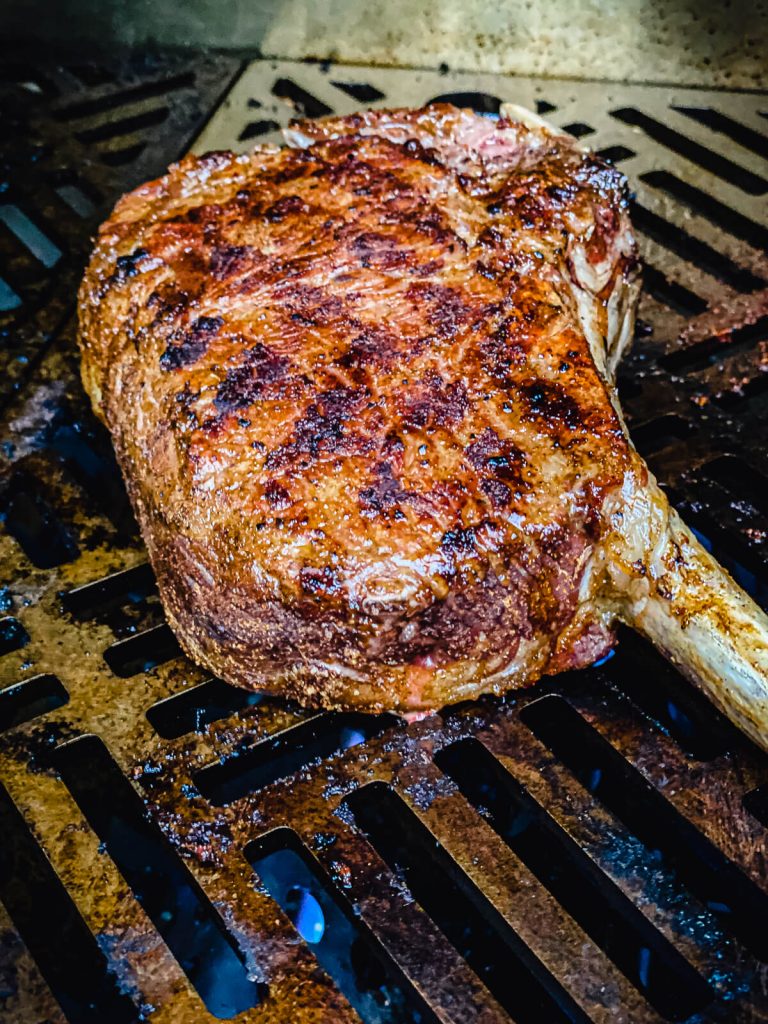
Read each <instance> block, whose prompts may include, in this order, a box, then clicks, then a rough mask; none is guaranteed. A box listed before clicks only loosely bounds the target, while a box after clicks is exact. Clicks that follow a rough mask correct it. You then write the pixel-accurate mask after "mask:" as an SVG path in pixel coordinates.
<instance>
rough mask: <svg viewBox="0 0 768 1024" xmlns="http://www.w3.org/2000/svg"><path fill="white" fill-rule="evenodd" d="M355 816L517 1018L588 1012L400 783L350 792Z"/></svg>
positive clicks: (521, 1021) (521, 1022)
mask: <svg viewBox="0 0 768 1024" xmlns="http://www.w3.org/2000/svg"><path fill="white" fill-rule="evenodd" d="M346 803H347V805H348V806H349V808H350V809H351V811H352V814H353V815H354V820H355V824H356V825H357V827H358V828H359V829H360V830H361V832H363V833H364V835H365V836H366V837H367V839H368V840H369V842H370V843H371V845H372V846H373V847H374V849H375V850H376V851H377V853H378V854H379V855H380V856H381V857H382V859H383V860H385V861H386V863H387V864H388V865H389V867H390V868H391V870H392V871H393V872H394V873H395V875H397V876H398V877H399V878H401V879H403V880H404V881H405V883H406V885H407V886H408V888H409V890H410V892H411V895H412V896H413V899H414V900H416V902H417V903H419V904H420V905H421V907H422V908H423V909H424V911H425V912H426V913H427V915H428V916H429V917H430V918H431V919H432V921H434V923H435V924H436V925H437V927H438V928H439V929H440V931H441V932H442V933H443V934H444V935H445V937H446V938H447V939H448V941H449V942H450V943H451V945H452V946H453V947H454V949H455V950H456V951H457V953H458V954H459V955H460V956H461V957H462V958H463V959H464V960H466V962H467V963H468V964H469V966H470V967H471V968H472V970H473V971H474V972H475V974H477V976H478V977H479V978H480V979H481V980H482V982H483V983H484V984H485V986H486V987H487V988H488V990H489V992H490V993H491V994H492V995H493V997H494V998H495V999H496V1000H497V1001H498V1002H499V1003H500V1005H501V1006H502V1007H503V1008H504V1009H505V1010H506V1011H507V1012H508V1013H509V1014H510V1015H511V1017H512V1018H513V1019H514V1020H515V1021H517V1022H518V1024H540V1022H541V1021H547V1022H548V1024H561V1022H564V1021H576V1022H578V1024H587V1017H586V1016H585V1015H584V1013H583V1012H582V1011H581V1009H580V1008H579V1007H578V1006H577V1004H576V1003H575V1002H574V1001H573V999H572V997H571V996H570V995H569V994H568V993H567V992H566V991H565V990H564V989H563V988H562V987H561V985H560V984H559V982H558V981H557V980H556V979H555V978H554V977H553V976H552V975H551V974H550V973H549V971H548V970H547V969H546V968H545V967H544V965H543V964H542V963H541V962H540V961H539V960H538V958H537V957H536V956H534V954H533V953H532V952H531V950H530V949H529V948H528V947H527V946H526V945H525V943H524V942H522V940H521V939H520V938H519V937H518V935H517V934H516V933H515V932H514V931H513V929H512V928H510V926H509V925H508V924H507V922H506V921H505V920H504V918H503V917H502V915H501V914H500V913H499V911H498V910H497V909H496V907H495V906H494V905H493V903H491V901H490V900H489V899H488V898H487V897H486V896H485V895H484V894H483V893H482V892H481V891H480V890H479V889H478V888H477V887H476V886H475V885H474V883H473V882H472V881H471V879H470V878H469V877H468V876H467V875H466V874H465V873H464V872H463V871H462V870H461V868H460V867H459V866H458V864H456V862H455V861H454V860H453V859H452V858H451V857H450V856H449V855H448V853H447V852H446V851H445V850H444V849H443V848H442V847H441V846H440V844H439V843H438V842H436V840H435V838H434V836H432V835H431V833H430V832H429V830H428V829H427V828H426V827H425V826H424V825H423V824H422V823H421V822H420V821H419V820H418V818H417V817H416V815H415V814H414V813H413V811H411V810H410V808H409V807H408V806H407V805H406V804H405V803H404V801H403V800H402V798H401V797H399V796H398V795H397V794H396V793H395V791H394V790H393V789H391V788H390V787H389V786H388V785H386V784H385V783H383V782H372V783H370V784H369V785H367V786H363V787H362V788H361V789H358V790H357V791H356V792H354V793H353V794H352V795H351V796H349V797H347V800H346Z"/></svg>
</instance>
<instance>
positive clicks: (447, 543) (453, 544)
mask: <svg viewBox="0 0 768 1024" xmlns="http://www.w3.org/2000/svg"><path fill="white" fill-rule="evenodd" d="M440 548H441V550H442V551H447V552H450V553H451V554H453V555H458V556H460V557H461V556H465V555H471V554H474V553H475V528H474V527H473V526H470V527H466V528H465V527H463V526H458V527H456V529H454V530H446V532H445V533H444V534H443V536H442V538H441V540H440Z"/></svg>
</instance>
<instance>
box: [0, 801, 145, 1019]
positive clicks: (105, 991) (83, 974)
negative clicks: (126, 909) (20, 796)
mask: <svg viewBox="0 0 768 1024" xmlns="http://www.w3.org/2000/svg"><path fill="white" fill-rule="evenodd" d="M0 832H1V833H2V836H3V841H2V842H0V899H1V900H2V901H3V903H4V905H5V907H6V909H7V911H8V913H9V914H10V916H11V918H12V920H13V923H14V925H15V926H16V928H17V929H18V932H19V935H20V936H21V938H22V939H23V941H24V944H25V945H26V946H27V948H28V949H29V951H30V953H31V954H32V956H33V957H34V958H35V961H36V962H37V964H38V966H39V968H40V971H41V973H42V975H43V977H44V978H45V980H46V982H47V983H48V984H49V985H50V987H51V991H52V992H53V994H54V995H55V997H56V999H57V1000H58V1001H59V1004H60V1005H61V1007H62V1009H63V1010H64V1013H65V1014H66V1016H67V1021H68V1022H69V1024H104V1022H105V1021H109V1022H110V1024H134V1022H135V1021H136V1017H137V1012H136V1007H135V1006H134V1005H133V1004H132V1003H131V1001H130V1000H129V999H128V998H127V997H126V996H124V995H122V994H121V993H120V992H119V991H118V988H117V983H116V981H115V979H113V978H112V977H111V976H110V975H109V974H108V973H107V961H106V959H105V957H104V954H103V953H102V952H101V950H100V949H99V946H98V944H97V942H96V940H95V939H94V937H93V935H91V933H90V931H89V930H88V927H87V926H86V924H85V922H84V921H83V919H82V917H81V916H80V913H79V911H78V910H77V908H76V906H75V904H74V903H73V902H72V900H71V898H70V897H69V895H68V894H67V891H66V889H65V888H64V886H63V885H62V883H61V881H60V880H59V879H58V878H57V876H56V874H55V872H54V871H53V868H52V867H51V865H50V864H49V863H48V860H47V859H46V857H45V855H44V853H43V852H42V850H41V849H40V847H39V846H38V845H37V843H36V842H35V839H34V838H33V836H32V833H31V832H30V831H29V828H28V827H27V824H26V822H25V821H24V819H23V818H22V816H21V815H20V814H19V812H18V810H17V809H16V807H15V806H14V804H13V801H12V800H11V798H10V797H9V795H8V793H7V792H6V790H5V788H4V787H3V786H2V784H0Z"/></svg>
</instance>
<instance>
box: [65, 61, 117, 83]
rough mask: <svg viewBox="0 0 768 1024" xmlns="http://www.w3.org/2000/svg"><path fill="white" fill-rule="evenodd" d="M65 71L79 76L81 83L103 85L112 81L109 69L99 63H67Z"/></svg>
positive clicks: (76, 76) (112, 77)
mask: <svg viewBox="0 0 768 1024" xmlns="http://www.w3.org/2000/svg"><path fill="white" fill-rule="evenodd" d="M66 67H67V71H69V72H70V73H71V74H73V75H74V76H75V78H79V79H80V81H81V82H82V83H83V85H90V86H94V85H105V84H106V83H107V82H112V81H114V75H113V74H112V72H111V71H108V70H107V69H106V68H103V67H101V65H99V64H67V66H66Z"/></svg>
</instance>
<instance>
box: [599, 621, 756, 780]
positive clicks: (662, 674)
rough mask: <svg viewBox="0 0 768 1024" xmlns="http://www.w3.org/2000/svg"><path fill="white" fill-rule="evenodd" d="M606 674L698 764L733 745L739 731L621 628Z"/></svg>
mask: <svg viewBox="0 0 768 1024" xmlns="http://www.w3.org/2000/svg"><path fill="white" fill-rule="evenodd" d="M605 671H606V673H607V675H608V676H609V677H610V679H611V681H612V682H614V683H615V684H616V686H618V687H619V688H620V689H621V690H622V691H623V692H624V693H625V694H626V695H627V696H628V697H629V698H630V700H631V701H632V703H633V704H635V705H636V706H637V707H638V708H640V710H641V711H644V712H645V713H646V714H647V715H648V716H649V717H650V718H652V719H653V720H654V721H655V722H657V723H658V725H660V726H661V728H662V729H663V730H664V731H665V732H666V733H668V734H669V735H670V736H671V737H672V738H673V739H674V740H675V741H676V742H677V743H678V745H679V746H680V747H681V748H682V749H683V750H684V751H685V752H686V753H687V754H690V755H691V756H692V757H695V758H697V759H698V760H700V761H711V760H713V759H714V758H716V757H720V755H721V754H725V753H726V752H727V751H728V750H730V749H732V747H733V746H734V745H735V744H738V742H739V740H740V736H739V733H738V731H737V730H736V729H735V727H734V726H732V725H731V724H730V723H729V722H728V721H727V719H725V718H724V717H723V716H722V715H721V714H720V712H719V711H718V710H717V709H716V708H715V707H713V705H712V704H711V703H710V702H709V701H708V700H707V699H706V697H704V696H703V695H702V694H700V693H699V692H698V691H697V690H695V689H694V688H693V687H692V686H691V685H690V683H688V682H687V681H686V680H685V679H683V677H682V676H681V675H680V673H679V672H676V671H675V669H674V668H673V667H672V666H671V665H670V663H669V662H668V661H666V659H665V658H663V657H662V656H661V655H660V654H659V653H658V652H657V651H656V650H655V648H653V647H652V646H651V644H649V643H648V642H647V641H645V640H643V639H642V638H641V637H639V636H638V635H637V634H636V633H633V632H632V631H631V630H628V629H622V630H621V633H620V636H619V643H618V645H617V647H616V654H615V657H614V658H612V659H611V662H610V665H609V666H608V667H607V668H606V670H605Z"/></svg>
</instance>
